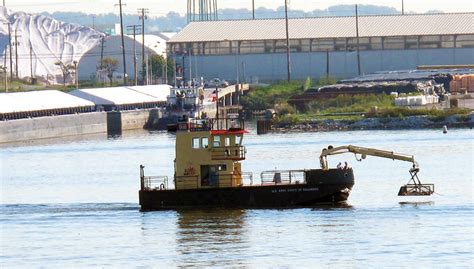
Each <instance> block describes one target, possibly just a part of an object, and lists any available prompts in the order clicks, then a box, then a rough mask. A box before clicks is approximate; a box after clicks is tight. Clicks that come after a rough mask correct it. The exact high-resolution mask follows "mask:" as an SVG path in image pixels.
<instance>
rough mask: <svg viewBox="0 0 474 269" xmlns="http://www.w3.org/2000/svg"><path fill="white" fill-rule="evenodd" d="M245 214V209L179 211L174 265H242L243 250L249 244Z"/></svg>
mask: <svg viewBox="0 0 474 269" xmlns="http://www.w3.org/2000/svg"><path fill="white" fill-rule="evenodd" d="M245 215H246V212H245V210H225V209H212V210H179V211H178V222H177V227H178V230H177V236H176V242H177V246H176V248H177V249H176V252H177V253H179V259H178V260H177V261H176V264H177V265H178V266H180V267H181V266H183V267H189V266H198V267H201V266H202V267H208V266H239V265H242V264H243V262H245V261H243V260H242V255H244V256H245V253H243V252H244V251H245V249H247V248H248V246H249V240H248V238H247V237H248V233H247V231H246V225H245ZM210 256H211V257H212V258H211V259H210ZM217 261H218V262H217Z"/></svg>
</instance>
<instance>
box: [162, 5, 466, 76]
mask: <svg viewBox="0 0 474 269" xmlns="http://www.w3.org/2000/svg"><path fill="white" fill-rule="evenodd" d="M473 21H474V13H446V14H423V15H417V14H409V15H384V16H359V18H358V25H359V27H358V28H359V29H358V30H359V50H360V72H361V74H367V73H373V72H377V71H387V70H401V69H416V68H417V66H419V65H459V64H473V63H474V28H473V27H472V22H473ZM289 36H290V47H291V71H292V78H293V79H304V78H306V77H312V78H319V77H322V76H325V75H326V73H327V71H328V73H329V75H330V76H332V77H336V78H347V77H353V76H357V75H358V73H359V72H358V60H357V58H358V57H357V38H356V18H355V17H353V16H352V17H320V18H291V19H289ZM285 38H286V32H285V20H284V19H258V20H229V21H202V22H191V23H189V24H188V25H187V26H186V27H185V28H184V29H183V30H182V31H180V32H179V33H178V34H176V35H175V36H173V37H172V38H171V39H170V40H169V41H168V50H169V51H170V52H171V54H170V56H171V57H174V58H175V59H176V63H177V66H178V68H177V70H178V71H180V72H182V73H184V76H185V77H186V78H190V77H201V76H203V77H205V78H214V77H218V78H222V79H226V80H230V81H236V80H239V81H240V82H242V81H247V82H251V81H253V82H256V81H274V80H283V79H286V77H287V64H286V63H287V60H286V40H285Z"/></svg>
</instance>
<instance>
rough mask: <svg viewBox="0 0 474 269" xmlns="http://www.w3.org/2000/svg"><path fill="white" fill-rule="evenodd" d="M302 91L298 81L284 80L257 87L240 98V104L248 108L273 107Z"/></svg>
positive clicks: (284, 102) (262, 108) (261, 108)
mask: <svg viewBox="0 0 474 269" xmlns="http://www.w3.org/2000/svg"><path fill="white" fill-rule="evenodd" d="M302 92H303V85H302V84H301V82H299V81H291V82H289V83H288V82H285V83H280V84H275V85H270V86H266V87H257V88H256V89H255V90H253V91H251V92H250V93H248V94H247V95H246V96H243V97H242V98H241V103H242V105H243V106H244V107H245V108H246V109H249V110H265V109H268V108H275V105H277V104H286V103H287V100H288V99H289V98H290V97H292V96H294V95H297V94H301V93H302Z"/></svg>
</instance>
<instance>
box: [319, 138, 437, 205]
mask: <svg viewBox="0 0 474 269" xmlns="http://www.w3.org/2000/svg"><path fill="white" fill-rule="evenodd" d="M344 153H354V155H355V156H356V159H357V160H358V161H362V160H363V159H365V158H367V155H370V156H375V157H381V158H387V159H392V160H400V161H405V162H411V163H412V164H413V167H412V168H411V169H410V171H409V172H410V175H411V178H410V180H409V181H408V184H406V185H404V186H402V187H401V188H400V190H399V192H398V195H399V196H414V195H431V194H433V193H434V185H433V184H422V183H421V182H420V179H419V178H418V175H417V174H418V172H419V171H420V168H419V167H418V163H417V162H416V161H415V157H414V156H413V155H408V154H403V153H395V152H393V151H387V150H381V149H374V148H364V147H359V146H353V145H348V146H340V147H333V146H329V147H328V148H327V149H323V150H322V152H321V155H320V156H319V161H320V163H321V168H322V169H323V170H329V165H328V160H327V157H328V156H330V155H337V154H344ZM358 154H359V155H360V157H358V156H357V155H358Z"/></svg>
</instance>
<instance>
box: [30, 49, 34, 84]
mask: <svg viewBox="0 0 474 269" xmlns="http://www.w3.org/2000/svg"><path fill="white" fill-rule="evenodd" d="M30 77H31V84H33V46H32V45H31V41H30Z"/></svg>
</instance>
